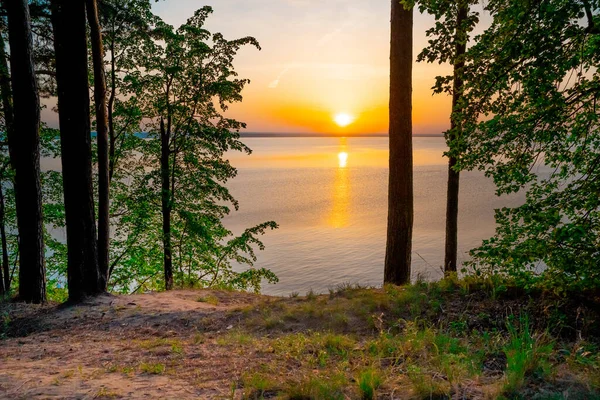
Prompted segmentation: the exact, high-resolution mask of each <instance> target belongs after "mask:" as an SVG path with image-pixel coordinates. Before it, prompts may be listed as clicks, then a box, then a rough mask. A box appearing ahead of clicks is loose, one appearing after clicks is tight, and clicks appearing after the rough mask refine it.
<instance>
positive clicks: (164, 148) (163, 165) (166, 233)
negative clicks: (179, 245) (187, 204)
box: [160, 119, 173, 290]
mask: <svg viewBox="0 0 600 400" xmlns="http://www.w3.org/2000/svg"><path fill="white" fill-rule="evenodd" d="M160 131H161V135H160V136H161V157H160V175H161V184H162V191H161V192H162V193H161V200H162V217H163V257H164V260H163V262H164V270H165V271H164V272H165V289H166V290H171V289H173V258H172V252H171V208H172V206H171V181H170V178H171V175H170V168H169V166H170V164H169V155H170V146H169V140H170V133H171V132H170V126H169V127H167V128H165V124H164V121H163V120H162V119H161V121H160Z"/></svg>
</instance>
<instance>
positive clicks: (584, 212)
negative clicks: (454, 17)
mask: <svg viewBox="0 0 600 400" xmlns="http://www.w3.org/2000/svg"><path fill="white" fill-rule="evenodd" d="M487 9H488V11H489V12H490V14H491V15H492V16H493V21H492V24H491V26H490V28H489V29H487V30H486V31H485V33H484V34H482V35H481V36H480V37H479V40H478V42H477V44H476V45H475V46H473V47H472V48H471V49H469V51H468V53H469V60H470V62H469V65H468V66H467V68H466V74H467V79H466V80H465V82H466V83H467V84H466V86H465V95H466V96H468V101H467V103H466V104H467V108H466V109H465V112H464V113H463V117H462V120H463V124H464V129H465V132H467V134H465V152H464V153H463V154H462V156H461V157H460V160H459V164H460V167H461V168H478V169H481V170H484V171H485V172H486V174H487V175H488V176H491V177H493V178H494V181H495V183H496V185H497V191H498V194H506V193H514V192H518V191H525V192H526V201H525V203H524V204H523V205H522V206H519V207H514V208H504V209H501V210H498V211H497V212H496V221H497V223H498V227H497V230H496V235H495V236H494V237H493V238H491V239H490V240H486V241H484V243H483V245H482V246H481V247H480V248H478V249H476V250H474V251H473V256H474V257H475V261H476V263H475V267H479V268H489V269H491V270H492V271H494V272H496V273H508V274H509V275H510V276H512V277H513V278H515V279H516V280H517V281H518V282H519V283H521V284H523V285H524V286H526V287H530V286H536V285H545V286H546V287H548V286H550V287H552V288H554V289H556V290H566V289H576V290H596V289H597V288H598V286H599V285H600V269H598V265H600V252H598V244H599V243H600V198H599V197H598V193H600V135H599V134H598V132H599V131H598V129H599V127H600V124H599V123H600V113H599V112H598V99H599V97H600V73H599V72H598V66H600V29H599V28H598V26H600V25H599V24H600V16H599V13H600V4H599V2H598V1H588V0H584V1H570V2H567V1H561V0H546V1H543V2H513V1H508V0H494V1H490V2H489V3H488V4H487Z"/></svg>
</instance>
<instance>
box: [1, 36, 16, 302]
mask: <svg viewBox="0 0 600 400" xmlns="http://www.w3.org/2000/svg"><path fill="white" fill-rule="evenodd" d="M5 49H6V43H5V42H4V36H3V34H2V32H0V96H2V109H3V110H4V124H5V127H6V130H7V131H9V130H11V129H12V127H13V107H12V93H11V88H10V74H9V72H8V57H7V55H6V50H5ZM8 147H9V154H10V153H14V150H13V149H12V147H11V144H10V143H8ZM0 190H2V188H0ZM1 193H2V195H4V194H3V192H1ZM4 204H5V202H4V199H3V198H2V203H1V205H2V211H3V212H2V218H1V219H2V221H0V229H1V230H2V231H1V232H0V233H1V234H2V239H3V242H2V244H3V247H2V270H3V277H2V278H3V287H4V288H5V292H8V291H10V270H9V261H8V247H5V246H4V244H5V242H6V226H5V222H4V215H5V214H4ZM5 258H6V263H5V262H4V260H5Z"/></svg>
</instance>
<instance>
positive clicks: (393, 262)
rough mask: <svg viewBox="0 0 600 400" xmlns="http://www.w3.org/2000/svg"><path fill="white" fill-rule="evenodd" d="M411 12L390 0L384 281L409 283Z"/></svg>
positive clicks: (411, 184) (411, 199)
mask: <svg viewBox="0 0 600 400" xmlns="http://www.w3.org/2000/svg"><path fill="white" fill-rule="evenodd" d="M412 30H413V11H412V9H411V10H406V9H405V8H404V6H403V5H402V4H400V2H399V1H398V0H392V21H391V53H390V137H389V141H390V171H389V173H390V176H389V192H388V228H387V246H386V253H385V270H384V283H392V284H396V285H401V284H405V283H409V282H410V272H411V251H412V227H413V170H412V168H413V167H412V164H413V163H412V63H413V57H412V43H413V40H412V35H413V34H412Z"/></svg>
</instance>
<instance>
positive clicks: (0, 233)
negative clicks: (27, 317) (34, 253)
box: [0, 185, 10, 293]
mask: <svg viewBox="0 0 600 400" xmlns="http://www.w3.org/2000/svg"><path fill="white" fill-rule="evenodd" d="M5 218H6V212H5V202H4V190H3V188H2V185H0V240H1V242H2V275H3V276H2V278H3V280H2V293H7V292H10V261H9V260H8V245H7V243H6V226H5V223H6V221H5Z"/></svg>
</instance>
